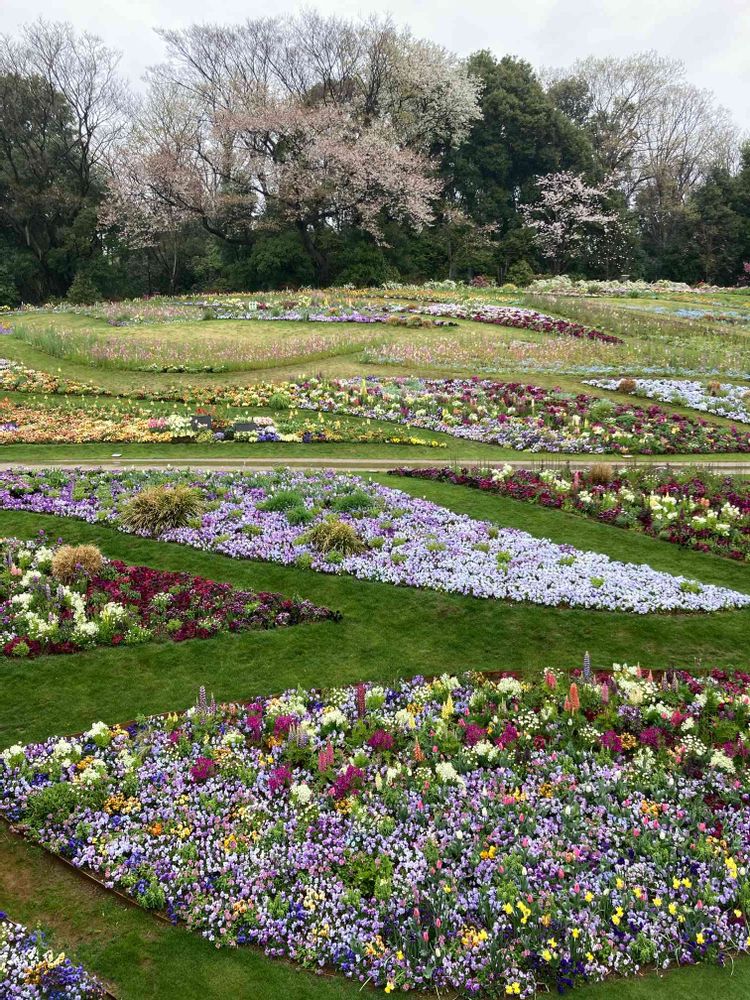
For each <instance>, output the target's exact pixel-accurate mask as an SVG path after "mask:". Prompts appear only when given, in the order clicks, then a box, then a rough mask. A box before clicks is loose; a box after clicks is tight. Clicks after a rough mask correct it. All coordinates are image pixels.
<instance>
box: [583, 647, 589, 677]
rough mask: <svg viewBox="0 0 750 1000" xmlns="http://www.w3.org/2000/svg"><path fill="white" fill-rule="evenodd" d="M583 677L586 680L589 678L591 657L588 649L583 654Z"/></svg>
mask: <svg viewBox="0 0 750 1000" xmlns="http://www.w3.org/2000/svg"><path fill="white" fill-rule="evenodd" d="M583 676H584V677H585V679H586V680H590V678H591V657H590V656H589V651H588V649H587V650H586V652H585V653H584V654H583Z"/></svg>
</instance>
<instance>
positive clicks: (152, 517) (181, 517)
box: [120, 483, 203, 535]
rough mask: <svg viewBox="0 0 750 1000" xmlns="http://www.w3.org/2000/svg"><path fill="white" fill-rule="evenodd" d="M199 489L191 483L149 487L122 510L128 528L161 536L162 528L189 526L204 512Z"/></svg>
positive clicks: (121, 514)
mask: <svg viewBox="0 0 750 1000" xmlns="http://www.w3.org/2000/svg"><path fill="white" fill-rule="evenodd" d="M202 509H203V503H202V500H201V495H200V492H199V491H198V490H196V489H194V488H193V487H191V486H184V485H182V484H179V483H178V484H177V485H176V486H167V485H165V484H162V485H160V486H150V487H148V488H147V489H145V490H141V492H140V493H136V494H134V495H133V496H132V497H131V498H130V499H129V500H128V501H127V502H126V503H125V505H124V507H123V508H122V510H121V512H120V518H121V520H122V523H123V524H124V525H125V527H126V528H127V529H128V530H129V531H138V532H144V533H146V534H148V535H159V534H161V533H162V532H163V531H170V530H172V529H174V528H184V527H186V526H187V525H188V524H189V522H190V520H191V519H192V518H194V517H196V516H197V515H198V514H200V513H201V511H202Z"/></svg>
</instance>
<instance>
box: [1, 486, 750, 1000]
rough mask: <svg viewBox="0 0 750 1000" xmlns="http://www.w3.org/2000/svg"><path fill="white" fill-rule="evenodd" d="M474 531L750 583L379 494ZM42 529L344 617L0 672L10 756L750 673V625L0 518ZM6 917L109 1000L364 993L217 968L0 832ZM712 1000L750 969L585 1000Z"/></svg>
mask: <svg viewBox="0 0 750 1000" xmlns="http://www.w3.org/2000/svg"><path fill="white" fill-rule="evenodd" d="M374 478H377V479H378V480H379V481H382V482H387V483H388V484H390V485H393V486H399V487H402V488H404V489H405V490H407V491H409V492H412V493H414V494H416V495H419V496H427V497H428V498H429V499H432V500H435V501H437V502H439V503H444V504H445V505H446V506H449V507H451V508H452V509H454V510H457V511H461V512H465V513H468V514H470V515H472V516H476V517H485V518H491V519H495V520H497V521H498V522H500V523H502V524H503V525H507V526H516V527H522V528H524V529H526V530H528V531H530V532H532V533H533V534H536V535H544V536H547V537H550V538H552V539H554V540H556V541H568V542H571V543H573V544H575V545H578V546H580V547H585V548H591V549H595V550H597V551H601V552H605V553H607V554H609V555H610V556H612V557H614V558H620V559H628V560H631V561H644V562H648V563H649V564H651V565H652V566H654V567H655V568H658V569H662V570H666V571H670V572H678V573H684V574H686V575H689V576H695V577H697V578H698V579H701V580H703V581H705V582H712V583H717V584H723V585H726V586H731V587H736V588H738V589H743V590H748V589H750V567H748V566H743V565H740V564H736V563H733V562H730V561H728V560H722V559H720V558H718V557H714V556H710V555H702V554H699V553H693V552H687V551H682V550H680V549H678V548H677V547H675V546H673V545H669V544H668V543H665V542H660V541H657V540H654V539H650V538H647V537H645V536H637V535H630V534H629V533H627V532H625V531H623V530H621V529H618V528H613V527H610V526H608V525H603V524H598V523H595V522H588V521H584V520H583V519H581V518H577V517H575V516H573V515H567V514H563V513H561V512H559V511H548V510H544V509H542V508H536V507H532V506H530V505H526V504H522V503H518V502H515V501H512V500H507V499H504V498H498V497H494V496H490V495H487V494H482V493H478V492H475V491H471V490H467V489H462V488H461V487H457V486H452V485H449V484H441V483H427V482H421V481H417V480H408V479H406V480H398V479H395V478H393V477H385V476H379V477H374ZM40 528H45V529H46V530H48V531H50V532H52V533H53V534H55V535H56V534H58V533H59V534H61V535H63V536H64V537H65V538H66V540H69V541H95V542H97V543H98V544H100V545H101V546H102V548H103V549H104V551H105V553H106V554H107V555H110V556H113V557H120V558H124V559H127V560H128V561H130V562H142V563H145V564H148V565H151V566H154V567H159V568H167V569H181V570H186V571H190V572H195V573H201V574H203V575H205V576H209V577H212V578H215V579H219V580H225V581H227V582H230V583H234V584H237V585H242V586H248V587H255V588H261V589H277V590H281V591H284V592H287V593H290V594H291V593H299V594H301V595H303V596H305V597H308V598H311V599H313V600H315V601H317V602H319V603H324V604H327V605H329V606H331V607H335V608H338V609H340V610H341V611H342V612H343V613H344V619H343V621H342V622H340V623H338V624H334V623H322V624H312V625H305V626H297V627H294V628H291V629H288V630H277V631H271V632H266V633H245V634H240V635H232V636H225V637H220V638H216V639H212V640H206V641H199V640H196V641H192V642H186V643H183V644H163V645H156V644H154V645H146V646H142V647H131V648H122V647H118V648H116V649H101V650H95V651H92V652H88V653H82V654H76V655H73V656H58V657H43V658H40V659H38V660H36V661H8V662H7V663H6V664H4V665H3V667H2V670H3V683H2V694H3V697H2V699H0V746H5V745H7V744H8V743H11V742H15V741H18V740H23V741H26V740H33V739H39V738H43V737H46V736H49V735H50V734H52V733H66V732H74V731H78V730H80V729H82V728H84V727H87V726H88V725H89V724H90V723H91V722H92V721H94V720H97V719H100V718H101V719H104V720H105V721H107V722H115V721H118V720H119V721H125V720H128V719H131V718H133V717H134V716H136V715H137V714H138V713H141V712H145V713H149V712H158V711H166V710H168V709H172V708H183V707H186V706H187V705H189V704H190V703H192V702H193V700H194V698H195V695H196V692H197V688H198V686H199V685H200V684H202V683H203V684H205V685H206V687H207V689H208V690H209V691H213V693H214V694H215V696H216V697H217V698H218V699H239V698H242V699H246V698H250V697H252V696H254V695H256V694H259V693H267V692H272V691H277V690H279V689H282V688H285V687H288V686H294V685H297V684H300V685H326V684H332V683H344V682H351V681H355V680H357V679H360V678H372V679H379V680H384V681H390V680H393V679H395V678H396V677H397V676H399V675H408V674H413V673H418V672H425V673H431V672H436V671H438V672H440V671H443V670H445V669H451V670H460V669H464V668H482V667H485V668H499V667H505V668H515V669H528V668H534V667H543V666H545V665H548V664H549V665H556V666H560V665H567V666H574V665H578V664H579V663H580V661H581V658H582V655H583V652H584V651H585V650H586V649H589V650H590V651H591V654H592V657H593V661H594V664H595V665H596V666H605V665H609V664H610V663H611V662H612V661H613V660H615V661H630V662H632V661H634V660H638V659H640V661H641V662H642V663H644V664H645V665H649V666H665V665H677V664H681V665H684V666H692V665H694V664H695V662H696V661H700V662H701V664H702V665H709V664H719V663H722V664H727V665H729V664H736V665H744V664H746V662H747V636H748V635H749V634H750V610H749V611H742V612H721V613H717V614H714V615H701V616H686V615H680V616H656V615H650V616H645V617H641V616H633V615H626V614H621V613H620V614H611V613H603V612H587V611H576V610H565V609H550V608H542V607H538V606H533V605H521V604H511V603H502V602H494V601H483V600H478V599H473V598H464V597H460V596H456V595H445V594H438V593H433V592H430V591H418V590H414V589H410V588H395V587H391V586H388V585H385V584H377V583H370V582H365V581H358V580H355V579H353V578H349V577H344V576H342V577H336V576H327V575H323V574H316V573H313V572H311V571H306V570H301V569H297V568H293V567H283V566H277V565H272V564H261V563H252V562H243V561H235V560H230V559H228V558H226V557H223V556H219V555H215V554H209V553H203V552H199V551H197V550H193V549H190V548H186V547H180V546H176V545H173V544H165V543H160V542H155V541H151V540H147V539H138V538H133V537H129V536H126V535H123V534H120V533H117V532H115V531H113V530H112V529H111V528H107V527H104V526H100V525H96V526H95V525H88V524H85V523H83V522H78V521H75V520H72V519H63V518H52V517H47V516H44V515H31V514H23V513H12V512H7V511H2V512H0V532H2V534H5V535H7V534H20V535H25V536H31V535H33V534H34V533H35V532H36V531H38V530H39V529H40ZM0 908H2V909H6V910H7V911H8V912H9V913H10V914H11V915H12V916H13V917H15V918H16V919H19V920H22V921H24V922H26V923H31V924H35V923H37V922H39V923H42V924H44V925H45V926H46V927H48V928H50V929H51V930H52V931H53V932H54V943H55V944H56V945H58V946H60V947H64V948H66V949H73V950H74V953H75V955H76V957H78V958H79V959H81V960H83V961H85V962H86V963H87V964H88V965H89V966H90V967H91V968H92V969H93V970H94V971H96V972H98V973H99V974H101V975H102V976H104V977H106V978H107V979H108V980H110V981H111V982H112V983H113V984H114V986H113V989H114V992H115V993H116V995H117V996H119V997H121V998H123V1000H125V998H132V1000H141V998H148V997H154V998H172V997H180V998H186V1000H188V998H193V997H195V998H201V1000H203V998H212V997H216V998H217V1000H218V998H222V1000H223V998H226V997H228V996H229V997H234V996H237V997H240V996H257V997H261V998H264V1000H265V998H269V1000H276V998H278V997H281V996H285V997H288V998H290V1000H297V998H299V1000H302V998H305V1000H307V998H310V1000H339V998H342V1000H343V998H352V1000H354V998H355V997H356V996H359V995H361V993H360V986H359V984H350V983H347V982H346V981H344V980H342V979H338V978H331V977H328V976H321V977H319V978H316V977H314V976H312V975H310V974H307V973H302V972H300V971H298V970H296V969H294V968H292V967H290V966H288V965H286V964H284V963H278V962H273V961H270V960H266V959H265V958H263V957H262V956H261V955H259V954H258V953H257V952H255V951H253V950H251V949H241V950H238V951H231V952H228V951H217V950H216V949H215V948H213V947H211V946H210V945H209V944H208V943H206V942H204V941H202V940H201V939H199V938H198V937H197V936H195V935H193V934H190V933H188V932H187V931H185V930H183V929H181V928H171V927H167V926H165V925H163V924H160V923H158V922H157V921H156V920H155V919H154V918H153V917H152V916H149V915H148V914H147V913H145V912H142V911H140V910H137V909H134V908H132V907H129V906H127V905H125V904H124V903H122V902H120V901H118V900H117V899H116V898H115V897H113V896H111V895H109V894H107V893H106V892H104V891H101V890H98V889H96V888H93V887H92V886H91V885H90V884H88V883H86V882H84V881H83V880H82V879H81V878H80V877H79V876H77V875H76V874H75V873H73V872H70V871H68V870H66V869H65V868H63V867H61V866H60V865H59V864H57V863H56V862H55V861H54V860H52V859H51V858H50V857H48V856H46V855H45V854H44V853H43V852H41V851H39V850H38V849H36V848H34V847H33V846H30V845H28V844H25V843H23V842H20V841H18V840H17V839H15V838H13V837H11V836H10V835H9V834H7V833H6V832H5V831H4V830H0ZM709 991H711V992H713V993H715V994H716V996H720V997H722V998H727V1000H742V998H747V997H748V996H749V995H750V962H748V961H742V962H740V963H738V964H737V966H736V967H735V969H734V971H733V972H732V970H731V969H728V968H727V969H723V970H722V969H714V968H703V967H701V968H699V969H695V970H682V971H678V972H676V973H670V974H669V975H668V976H667V977H666V978H665V979H663V980H657V979H655V978H646V979H643V980H636V981H632V982H613V983H612V984H607V985H606V986H599V987H595V988H591V989H587V990H581V991H580V992H579V994H578V995H580V996H581V997H582V998H585V1000H646V998H652V997H653V998H655V1000H662V998H663V1000H676V998H678V997H679V998H681V1000H691V998H695V1000H698V997H703V996H705V995H706V994H707V993H708V992H709Z"/></svg>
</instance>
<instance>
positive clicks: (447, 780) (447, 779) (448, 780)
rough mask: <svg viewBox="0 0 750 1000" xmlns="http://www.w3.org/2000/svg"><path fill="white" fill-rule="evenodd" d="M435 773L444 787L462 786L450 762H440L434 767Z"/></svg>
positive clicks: (460, 779)
mask: <svg viewBox="0 0 750 1000" xmlns="http://www.w3.org/2000/svg"><path fill="white" fill-rule="evenodd" d="M435 773H436V774H437V776H438V778H440V781H441V782H442V784H444V785H462V784H464V780H463V778H462V777H461V775H460V774H459V773H458V771H457V770H456V769H455V767H454V766H453V764H451V763H450V761H447V760H441V761H440V763H439V764H436V765H435Z"/></svg>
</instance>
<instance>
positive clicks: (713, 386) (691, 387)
mask: <svg viewBox="0 0 750 1000" xmlns="http://www.w3.org/2000/svg"><path fill="white" fill-rule="evenodd" d="M584 381H586V383H587V385H593V386H596V387H597V388H599V389H613V390H617V389H619V390H620V391H623V390H625V391H628V392H633V393H634V394H635V395H636V396H646V397H647V398H648V399H658V400H661V401H662V402H664V403H678V404H680V405H681V406H689V407H690V408H691V409H693V410H700V411H701V412H703V413H714V414H716V415H717V416H720V417H726V418H727V419H729V420H738V421H739V422H740V423H743V424H750V408H748V407H750V388H748V386H746V385H735V384H734V383H733V382H718V381H717V382H711V383H709V384H708V385H704V384H703V383H702V382H696V381H693V380H691V379H676V378H675V379H667V378H635V379H621V378H620V379H617V378H611V379H585V380H584Z"/></svg>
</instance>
